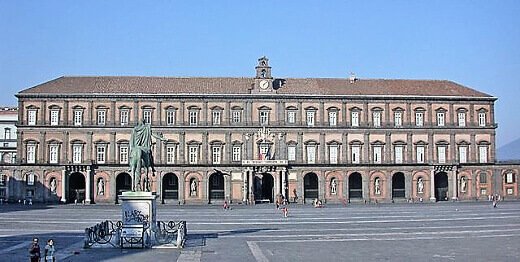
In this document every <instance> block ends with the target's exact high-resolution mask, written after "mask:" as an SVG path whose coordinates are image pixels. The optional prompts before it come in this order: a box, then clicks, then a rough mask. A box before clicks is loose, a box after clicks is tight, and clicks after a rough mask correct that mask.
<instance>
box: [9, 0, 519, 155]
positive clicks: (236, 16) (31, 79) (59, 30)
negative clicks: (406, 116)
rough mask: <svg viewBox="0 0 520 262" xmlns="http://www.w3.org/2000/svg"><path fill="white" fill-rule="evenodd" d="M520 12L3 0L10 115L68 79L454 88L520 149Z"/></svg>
mask: <svg viewBox="0 0 520 262" xmlns="http://www.w3.org/2000/svg"><path fill="white" fill-rule="evenodd" d="M518 14H520V1H516V0H510V1H5V0H0V88H1V90H2V91H3V93H4V95H3V96H1V97H0V105H16V98H15V97H14V95H15V94H16V93H17V92H19V91H20V90H22V89H25V88H28V87H31V86H33V85H36V84H39V83H42V82H45V81H48V80H51V79H54V78H56V77H59V76H62V75H143V76H253V75H254V66H255V63H256V59H257V58H258V57H260V56H263V55H266V56H268V57H269V58H270V62H271V65H272V66H273V75H274V76H278V77H347V76H348V73H349V72H355V73H356V75H357V76H358V77H360V78H391V79H394V78H396V79H448V80H452V81H455V82H458V83H460V84H463V85H466V86H469V87H472V88H475V89H477V90H480V91H483V92H486V93H489V94H491V95H494V96H496V97H498V98H499V100H498V101H497V103H496V118H497V122H498V123H499V129H498V135H497V143H498V145H499V146H500V145H503V144H505V143H508V142H510V141H512V140H515V139H517V138H519V137H520V135H519V134H518V131H517V130H520V121H518V120H520V118H519V117H517V115H518V112H520V103H519V102H518V98H517V97H516V95H517V94H518V92H519V91H520V88H519V86H520V78H519V77H518V75H519V73H520V16H519V15H518Z"/></svg>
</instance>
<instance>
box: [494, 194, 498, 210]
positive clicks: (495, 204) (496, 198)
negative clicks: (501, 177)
mask: <svg viewBox="0 0 520 262" xmlns="http://www.w3.org/2000/svg"><path fill="white" fill-rule="evenodd" d="M497 201H498V197H497V196H496V195H494V196H493V208H496V207H497Z"/></svg>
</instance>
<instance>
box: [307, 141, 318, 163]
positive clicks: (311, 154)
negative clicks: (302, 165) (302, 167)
mask: <svg viewBox="0 0 520 262" xmlns="http://www.w3.org/2000/svg"><path fill="white" fill-rule="evenodd" d="M307 163H308V164H314V163H316V146H315V145H310V146H307Z"/></svg>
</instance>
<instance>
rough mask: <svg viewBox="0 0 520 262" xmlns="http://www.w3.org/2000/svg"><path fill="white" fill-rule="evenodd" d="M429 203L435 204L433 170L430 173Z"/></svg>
mask: <svg viewBox="0 0 520 262" xmlns="http://www.w3.org/2000/svg"><path fill="white" fill-rule="evenodd" d="M430 201H431V202H435V201H436V200H435V170H434V169H432V170H431V172H430Z"/></svg>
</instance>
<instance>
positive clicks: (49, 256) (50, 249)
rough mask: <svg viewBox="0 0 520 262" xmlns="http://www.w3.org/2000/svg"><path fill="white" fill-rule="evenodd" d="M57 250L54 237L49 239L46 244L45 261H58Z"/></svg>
mask: <svg viewBox="0 0 520 262" xmlns="http://www.w3.org/2000/svg"><path fill="white" fill-rule="evenodd" d="M55 252H56V249H55V247H54V240H52V239H49V240H47V245H45V252H44V258H45V262H56V257H55V256H54V253H55Z"/></svg>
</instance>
